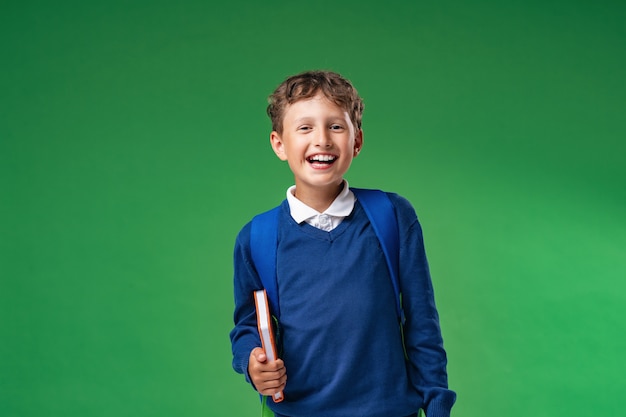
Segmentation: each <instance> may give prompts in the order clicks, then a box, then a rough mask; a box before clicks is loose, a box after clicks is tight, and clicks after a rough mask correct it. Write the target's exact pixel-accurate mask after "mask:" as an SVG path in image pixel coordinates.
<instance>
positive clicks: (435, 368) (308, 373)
mask: <svg viewBox="0 0 626 417" xmlns="http://www.w3.org/2000/svg"><path fill="white" fill-rule="evenodd" d="M389 196H390V198H391V200H392V202H393V204H394V207H395V209H396V213H397V217H398V224H399V230H400V247H401V249H400V281H401V289H402V294H403V306H404V310H405V313H406V316H407V321H406V324H405V345H406V349H407V354H408V358H409V360H408V361H406V360H405V356H404V350H403V346H402V339H401V335H400V330H399V326H398V319H397V315H396V310H395V295H394V292H393V286H392V284H391V279H390V277H389V272H388V269H387V264H386V262H385V258H384V255H383V252H382V249H381V247H380V243H379V242H378V239H377V237H376V235H375V234H374V231H373V229H372V227H371V225H370V223H369V220H368V218H367V216H366V214H365V212H364V211H363V209H362V208H361V206H360V205H359V203H358V202H357V203H356V204H355V208H354V210H353V212H352V214H351V215H350V216H348V217H347V218H346V219H344V220H343V222H342V223H341V224H340V225H339V226H338V227H337V228H336V229H334V230H332V231H331V232H325V231H322V230H319V229H316V228H315V227H313V226H310V225H308V224H307V223H302V224H298V223H296V222H295V221H294V220H293V218H292V217H291V215H290V214H289V205H288V204H287V201H286V200H285V201H284V202H283V203H282V205H281V206H282V210H281V213H280V221H279V231H278V250H277V276H278V291H279V295H280V297H279V299H280V310H281V320H280V321H281V341H282V350H283V353H282V359H283V360H284V362H285V368H286V369H287V385H286V388H285V400H284V401H283V402H281V403H278V404H274V403H273V402H271V401H268V404H269V405H270V407H271V408H272V409H273V410H274V411H275V412H276V413H278V414H280V415H285V416H290V417H305V416H324V417H355V416H368V417H377V416H380V417H402V416H406V415H409V414H412V413H415V412H416V411H417V410H418V409H419V408H423V409H424V410H425V411H426V415H427V417H440V416H441V417H447V416H449V414H450V409H451V407H452V405H453V404H454V401H455V393H454V392H453V391H450V390H448V389H447V373H446V362H447V361H446V354H445V351H444V349H443V341H442V338H441V332H440V329H439V318H438V314H437V310H436V307H435V303H434V296H433V288H432V284H431V280H430V274H429V271H428V265H427V261H426V256H425V252H424V245H423V239H422V232H421V227H420V225H419V222H418V220H417V216H416V215H415V211H414V210H413V207H412V206H411V205H410V203H409V202H408V201H407V200H405V199H404V198H402V197H400V196H398V195H396V194H391V193H390V194H389ZM234 267H235V279H234V290H235V314H234V320H235V328H234V329H233V330H232V332H231V342H232V349H233V367H234V369H235V370H236V371H237V372H240V373H243V374H244V375H246V378H247V379H248V381H249V377H248V373H247V368H248V358H249V355H250V352H251V351H252V349H254V348H255V347H258V346H260V340H259V335H258V331H257V328H256V317H255V308H254V300H253V298H252V293H253V291H254V290H257V289H260V288H261V287H262V286H261V282H260V279H259V277H258V275H257V274H256V271H255V269H254V266H253V264H252V261H251V257H250V224H249V223H248V224H247V225H246V226H245V227H244V228H243V229H242V230H241V232H240V233H239V235H238V237H237V240H236V244H235V253H234Z"/></svg>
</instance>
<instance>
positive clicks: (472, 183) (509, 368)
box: [0, 0, 626, 417]
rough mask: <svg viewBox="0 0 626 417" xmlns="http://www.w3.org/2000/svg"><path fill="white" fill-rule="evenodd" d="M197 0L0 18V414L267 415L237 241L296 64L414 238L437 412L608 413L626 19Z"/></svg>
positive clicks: (485, 7)
mask: <svg viewBox="0 0 626 417" xmlns="http://www.w3.org/2000/svg"><path fill="white" fill-rule="evenodd" d="M211 3H213V2H208V1H204V0H203V1H180V2H173V1H150V2H147V1H144V2H138V1H137V2H121V1H112V0H110V1H106V2H105V1H95V2H84V1H64V2H52V1H48V2H45V1H41V2H36V1H30V0H25V1H19V2H18V1H11V0H7V1H3V2H2V4H1V6H0V59H1V60H2V65H0V255H1V257H0V415H2V416H6V417H31V416H32V417H41V416H48V417H53V416H59V417H61V416H62V417H69V416H117V417H123V416H256V415H258V411H259V409H258V407H259V403H258V397H257V396H256V395H255V394H254V393H253V392H252V390H251V389H250V388H249V387H248V386H247V385H246V383H245V382H244V381H243V378H242V377H241V376H240V375H237V374H235V373H234V372H233V371H232V369H231V366H230V360H231V357H230V343H229V339H228V333H229V331H230V328H231V326H232V318H231V316H232V307H233V301H232V288H231V286H232V265H231V262H232V261H231V255H232V246H233V243H234V238H235V235H236V233H237V232H238V231H239V229H240V228H241V227H242V226H243V224H244V223H245V222H246V221H248V220H249V219H250V218H251V217H252V215H254V214H256V213H258V212H260V211H262V210H265V209H268V208H270V207H272V206H273V205H275V204H277V203H278V202H279V201H280V200H281V199H282V198H283V196H284V192H285V189H286V188H287V187H288V186H289V185H291V183H292V178H291V175H290V173H289V171H288V169H287V166H286V164H284V163H281V162H280V161H279V160H278V159H277V158H276V157H275V156H274V155H273V153H272V151H271V149H270V147H269V143H268V135H269V130H270V124H269V120H268V119H267V117H266V115H265V105H266V97H267V95H268V94H269V93H270V92H271V91H272V90H273V88H274V87H275V86H276V85H277V84H278V83H279V82H280V81H282V80H283V79H284V78H285V77H286V76H288V75H290V74H292V73H295V72H299V71H302V70H305V69H312V68H324V69H332V70H336V71H339V72H341V73H343V74H344V75H345V76H347V77H348V78H350V79H351V80H352V81H353V82H354V84H355V85H356V86H357V88H358V90H359V92H360V93H361V94H362V96H363V97H364V100H365V105H366V110H365V115H364V131H365V147H364V150H363V152H362V153H361V155H360V156H359V157H358V158H357V159H356V160H355V162H354V164H353V167H352V169H351V171H350V172H349V173H348V176H347V178H348V179H349V181H350V183H351V184H352V185H354V186H364V187H378V188H384V189H386V190H389V191H395V192H398V193H400V194H402V195H404V196H405V197H407V198H408V199H410V200H411V201H412V202H413V204H414V205H415V207H416V209H417V211H418V214H419V216H420V218H421V221H422V224H423V227H424V231H425V238H426V244H427V251H428V255H429V259H430V263H431V269H432V273H433V280H434V284H435V288H436V298H437V303H438V307H439V310H440V315H441V324H442V328H443V332H444V338H445V343H446V348H447V350H448V353H449V376H450V386H451V388H453V389H454V390H456V391H457V392H458V401H457V404H456V406H455V408H454V410H453V415H455V416H459V417H461V416H462V417H473V416H494V417H495V416H506V417H516V416H529V415H532V416H534V417H540V416H546V417H554V416H567V417H572V416H584V415H589V414H594V415H604V416H616V415H621V414H623V413H624V411H623V408H624V407H623V402H622V401H621V395H623V391H624V389H625V388H626V384H625V377H624V374H625V373H626V361H625V360H624V359H623V354H624V352H626V320H625V319H624V317H626V307H625V306H626V283H625V279H626V243H625V240H626V239H625V236H626V218H625V214H626V210H625V208H626V195H625V190H626V186H625V185H626V184H625V182H626V181H625V180H626V169H625V162H624V161H625V155H626V146H625V139H626V125H625V120H626V117H625V114H624V113H625V109H626V83H625V82H624V72H625V69H626V68H625V64H626V48H625V45H626V25H624V22H625V21H626V7H625V6H624V5H623V3H622V2H618V1H554V0H545V1H504V2H502V1H484V0H483V1H475V2H461V1H442V2H418V1H410V2H409V1H400V0H388V1H384V2H373V1H369V2H368V1H362V0H360V1H357V0H355V1H316V2H311V1H307V2H299V1H274V2H258V1H236V0H235V1H232V2H228V3H227V4H226V3H221V4H219V5H215V4H211Z"/></svg>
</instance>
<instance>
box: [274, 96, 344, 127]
mask: <svg viewBox="0 0 626 417" xmlns="http://www.w3.org/2000/svg"><path fill="white" fill-rule="evenodd" d="M322 114H324V115H327V116H333V117H341V118H345V117H348V112H347V111H346V110H344V109H343V108H341V107H340V106H339V105H337V104H336V103H335V102H333V101H332V100H330V99H328V97H326V96H325V95H324V94H323V93H321V92H318V93H317V94H316V95H314V96H313V97H310V98H305V99H301V100H298V101H296V102H294V103H291V104H288V105H287V106H286V107H285V116H284V118H285V120H288V119H291V120H293V119H298V118H301V117H307V116H316V115H322Z"/></svg>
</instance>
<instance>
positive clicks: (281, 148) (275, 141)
mask: <svg viewBox="0 0 626 417" xmlns="http://www.w3.org/2000/svg"><path fill="white" fill-rule="evenodd" d="M270 143H271V144H272V149H273V150H274V153H275V154H276V156H277V157H278V158H279V159H280V160H281V161H286V160H287V154H286V153H285V144H284V143H283V140H282V138H281V137H280V135H279V134H278V132H277V131H275V130H274V131H272V133H270Z"/></svg>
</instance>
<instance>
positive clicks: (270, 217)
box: [237, 200, 289, 246]
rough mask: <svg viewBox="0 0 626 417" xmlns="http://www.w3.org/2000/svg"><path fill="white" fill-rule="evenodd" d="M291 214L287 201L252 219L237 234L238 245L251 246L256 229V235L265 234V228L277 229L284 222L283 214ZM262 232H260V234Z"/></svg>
mask: <svg viewBox="0 0 626 417" xmlns="http://www.w3.org/2000/svg"><path fill="white" fill-rule="evenodd" d="M283 213H287V214H288V213H289V206H288V203H287V200H284V201H283V202H281V203H280V204H279V205H278V206H276V207H274V208H272V209H270V210H267V211H264V212H262V213H259V214H257V215H255V216H254V217H253V218H252V219H250V220H249V221H248V222H247V223H246V224H245V225H244V226H243V227H242V228H241V230H240V231H239V233H238V234H237V245H241V246H249V245H250V235H251V233H252V231H253V229H256V230H257V232H256V233H261V234H262V233H263V228H270V227H277V226H278V224H279V222H280V221H282V217H281V214H283ZM259 230H260V232H259Z"/></svg>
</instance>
